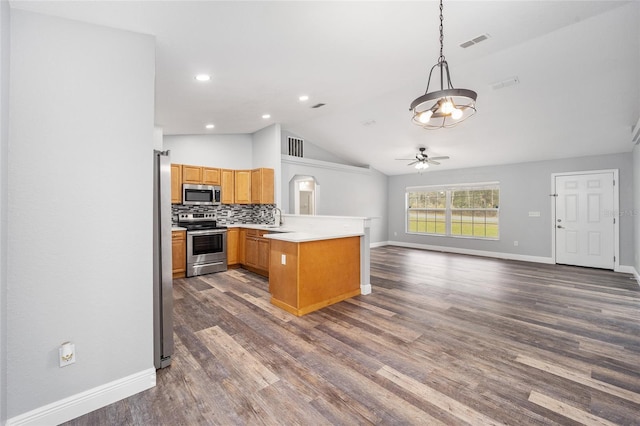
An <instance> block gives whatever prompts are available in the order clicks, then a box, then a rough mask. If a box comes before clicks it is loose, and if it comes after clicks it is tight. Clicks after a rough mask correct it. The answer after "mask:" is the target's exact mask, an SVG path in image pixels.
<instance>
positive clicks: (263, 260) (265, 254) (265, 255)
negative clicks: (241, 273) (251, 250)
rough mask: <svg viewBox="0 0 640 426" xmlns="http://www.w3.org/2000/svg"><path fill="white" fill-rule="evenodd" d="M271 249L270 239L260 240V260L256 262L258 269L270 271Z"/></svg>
mask: <svg viewBox="0 0 640 426" xmlns="http://www.w3.org/2000/svg"><path fill="white" fill-rule="evenodd" d="M269 248H270V241H269V240H268V239H266V238H260V239H258V259H257V261H256V263H257V268H258V269H262V270H264V271H268V270H269Z"/></svg>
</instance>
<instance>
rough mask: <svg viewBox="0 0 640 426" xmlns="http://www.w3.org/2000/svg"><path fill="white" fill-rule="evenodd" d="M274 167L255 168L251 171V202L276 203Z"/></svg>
mask: <svg viewBox="0 0 640 426" xmlns="http://www.w3.org/2000/svg"><path fill="white" fill-rule="evenodd" d="M273 187H274V171H273V169H266V168H261V169H254V170H252V171H251V204H273V203H274V191H273Z"/></svg>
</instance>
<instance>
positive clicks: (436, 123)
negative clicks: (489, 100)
mask: <svg viewBox="0 0 640 426" xmlns="http://www.w3.org/2000/svg"><path fill="white" fill-rule="evenodd" d="M442 21H443V16H442V0H440V57H439V58H438V63H437V64H435V65H434V66H433V67H431V71H430V72H429V80H428V81H427V90H426V91H425V94H424V95H422V96H420V97H418V98H417V99H416V100H414V101H413V102H411V106H410V107H409V109H410V110H411V112H412V114H413V118H412V120H411V121H413V123H415V124H417V125H418V126H421V127H423V128H425V129H441V128H448V127H453V126H455V125H457V124H459V123H461V122H463V121H464V120H466V119H467V118H469V117H471V116H472V115H473V114H475V112H476V98H477V97H478V94H477V93H476V92H474V91H473V90H469V89H455V88H454V87H453V85H452V84H451V76H450V75H449V64H447V61H446V60H445V58H444V53H443V42H444V30H443V25H442ZM436 68H439V70H440V90H436V91H433V92H431V93H429V85H430V84H431V76H432V75H433V70H434V69H436ZM445 78H446V82H445Z"/></svg>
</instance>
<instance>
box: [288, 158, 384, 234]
mask: <svg viewBox="0 0 640 426" xmlns="http://www.w3.org/2000/svg"><path fill="white" fill-rule="evenodd" d="M296 175H303V176H304V175H308V176H314V177H315V178H316V181H317V182H318V184H319V185H320V187H319V190H318V191H317V195H316V214H318V215H329V216H359V217H371V218H373V220H372V223H371V242H372V243H376V242H382V241H386V240H387V221H386V218H387V176H386V175H384V174H382V173H380V172H378V171H377V170H374V169H368V170H367V169H363V170H362V171H352V170H349V168H339V167H337V168H331V167H330V166H329V167H325V166H324V165H317V166H314V165H312V164H290V163H287V162H283V164H282V194H283V198H282V205H283V206H284V208H285V210H284V211H285V212H289V195H290V194H289V182H290V180H291V179H292V178H293V177H294V176H296Z"/></svg>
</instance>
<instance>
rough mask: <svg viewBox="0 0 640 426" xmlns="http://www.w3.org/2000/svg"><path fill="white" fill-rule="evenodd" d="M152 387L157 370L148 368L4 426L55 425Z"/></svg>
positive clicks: (32, 411)
mask: <svg viewBox="0 0 640 426" xmlns="http://www.w3.org/2000/svg"><path fill="white" fill-rule="evenodd" d="M155 385H156V370H155V368H149V369H148V370H143V371H141V372H139V373H135V374H132V375H130V376H127V377H123V378H122V379H118V380H115V381H113V382H110V383H106V384H104V385H102V386H98V387H96V388H93V389H89V390H88V391H86V392H82V393H79V394H76V395H73V396H70V397H68V398H65V399H61V400H60V401H56V402H53V403H51V404H47V405H45V406H43V407H39V408H36V409H35V410H31V411H29V412H27V413H24V414H21V415H19V416H16V417H12V418H10V419H8V420H7V423H6V425H7V426H15V425H29V426H36V425H57V424H60V423H64V422H66V421H69V420H72V419H75V418H76V417H80V416H82V415H84V414H87V413H90V412H91V411H94V410H97V409H99V408H102V407H104V406H107V405H109V404H113V403H114V402H117V401H120V400H121V399H124V398H127V397H130V396H132V395H135V394H137V393H138V392H142V391H144V390H147V389H150V388H152V387H154V386H155Z"/></svg>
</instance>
